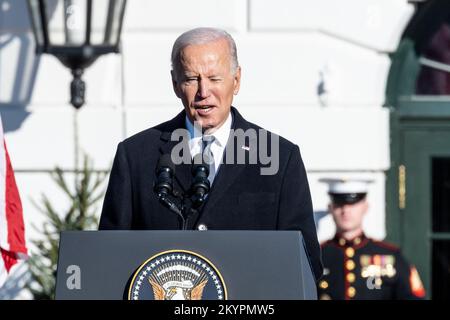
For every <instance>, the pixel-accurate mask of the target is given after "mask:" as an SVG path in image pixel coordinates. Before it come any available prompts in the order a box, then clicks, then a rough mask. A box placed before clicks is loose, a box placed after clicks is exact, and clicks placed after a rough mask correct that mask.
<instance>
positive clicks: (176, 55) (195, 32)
mask: <svg viewBox="0 0 450 320" xmlns="http://www.w3.org/2000/svg"><path fill="white" fill-rule="evenodd" d="M220 39H225V40H227V42H228V48H229V50H230V58H231V70H232V72H233V74H234V73H235V72H236V70H237V69H238V67H239V62H238V58H237V49H236V43H235V42H234V39H233V38H232V37H231V35H230V34H229V33H228V32H226V31H225V30H222V29H217V28H195V29H192V30H189V31H186V32H185V33H183V34H181V35H180V36H179V37H178V38H177V40H175V43H174V44H173V47H172V55H171V62H172V70H173V71H175V73H176V74H178V72H179V71H180V69H179V67H180V54H181V51H182V50H183V49H184V48H185V47H187V46H189V45H199V44H205V43H209V42H214V41H217V40H220Z"/></svg>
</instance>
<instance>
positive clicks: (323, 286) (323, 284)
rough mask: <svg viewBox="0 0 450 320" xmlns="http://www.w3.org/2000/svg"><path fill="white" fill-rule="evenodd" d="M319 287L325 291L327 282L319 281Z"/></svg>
mask: <svg viewBox="0 0 450 320" xmlns="http://www.w3.org/2000/svg"><path fill="white" fill-rule="evenodd" d="M319 286H320V288H321V289H326V288H328V282H326V281H325V280H324V281H320V284H319Z"/></svg>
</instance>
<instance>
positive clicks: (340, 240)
mask: <svg viewBox="0 0 450 320" xmlns="http://www.w3.org/2000/svg"><path fill="white" fill-rule="evenodd" d="M333 242H335V243H336V244H337V245H338V246H339V247H361V246H363V245H364V244H365V243H366V242H367V237H366V235H365V234H364V232H363V233H361V234H360V235H359V236H357V237H354V238H353V239H351V240H346V239H345V238H344V237H341V235H340V234H338V233H336V235H335V236H334V238H333Z"/></svg>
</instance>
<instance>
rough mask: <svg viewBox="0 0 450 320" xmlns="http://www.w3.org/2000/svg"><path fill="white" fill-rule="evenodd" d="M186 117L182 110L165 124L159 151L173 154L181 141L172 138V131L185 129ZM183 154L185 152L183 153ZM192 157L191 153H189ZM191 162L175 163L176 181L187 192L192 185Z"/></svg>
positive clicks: (185, 140)
mask: <svg viewBox="0 0 450 320" xmlns="http://www.w3.org/2000/svg"><path fill="white" fill-rule="evenodd" d="M185 117H186V113H185V112H184V111H182V112H181V113H179V114H178V115H177V116H176V117H175V118H174V119H172V120H171V121H169V122H167V123H166V124H167V125H166V126H164V128H161V129H162V133H161V137H160V138H161V140H162V144H161V146H160V148H159V151H160V153H161V154H165V153H168V154H171V153H172V150H173V148H174V147H175V146H176V145H177V144H178V143H180V141H172V140H171V136H172V133H173V132H174V131H175V130H176V129H185V127H186V126H185V122H184V121H185ZM183 141H184V142H186V143H187V142H188V140H187V139H183ZM186 147H187V149H186V148H184V149H183V150H189V147H188V146H186ZM181 155H182V156H183V154H181ZM189 157H190V155H189ZM191 180H192V178H191V164H190V162H189V163H181V164H178V165H175V181H176V182H177V183H178V185H179V187H180V188H181V190H180V191H182V192H187V190H189V188H190V185H191Z"/></svg>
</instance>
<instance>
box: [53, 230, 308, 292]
mask: <svg viewBox="0 0 450 320" xmlns="http://www.w3.org/2000/svg"><path fill="white" fill-rule="evenodd" d="M316 298H317V293H316V286H315V280H314V276H313V273H312V271H311V267H310V263H309V260H308V257H307V254H306V251H305V247H304V242H303V238H302V235H301V233H300V232H299V231H66V232H62V233H61V240H60V248H59V260H58V269H57V281H56V299H114V300H116V299H130V300H281V299H283V300H292V299H301V300H303V299H308V300H311V299H316Z"/></svg>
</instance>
